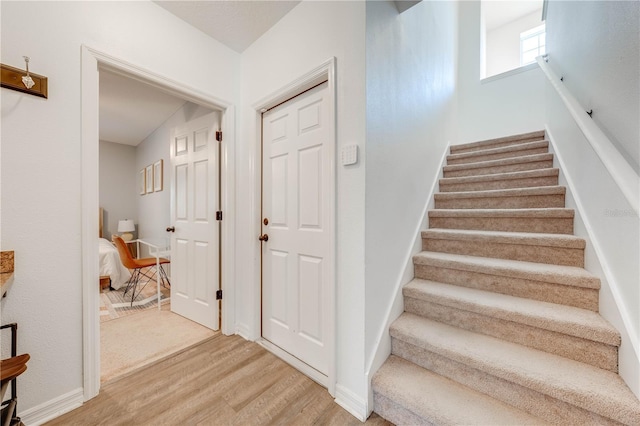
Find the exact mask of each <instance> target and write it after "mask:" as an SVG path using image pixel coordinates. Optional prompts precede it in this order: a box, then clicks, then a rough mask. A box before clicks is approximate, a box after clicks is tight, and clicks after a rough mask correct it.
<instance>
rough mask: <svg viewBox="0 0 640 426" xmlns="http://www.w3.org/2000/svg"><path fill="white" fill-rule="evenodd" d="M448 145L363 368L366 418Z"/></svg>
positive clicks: (431, 205)
mask: <svg viewBox="0 0 640 426" xmlns="http://www.w3.org/2000/svg"><path fill="white" fill-rule="evenodd" d="M450 146H451V143H450V142H447V145H446V146H445V147H444V150H443V151H442V156H441V158H440V162H439V163H438V171H437V173H436V174H435V175H434V177H433V180H432V182H431V189H430V190H429V193H428V195H427V198H426V200H425V203H424V207H423V208H422V212H421V214H420V216H419V217H420V220H419V222H418V223H417V224H416V227H415V231H414V235H415V238H414V240H413V241H412V242H411V244H410V245H409V246H408V247H407V252H406V254H405V258H404V268H403V269H402V270H401V271H399V272H398V278H397V279H396V282H395V284H394V285H395V287H394V291H393V295H394V296H393V299H392V300H391V301H390V303H389V305H388V307H387V311H386V312H385V321H384V323H382V326H381V328H380V330H378V333H377V338H376V345H375V350H374V352H373V353H372V354H371V356H370V358H369V359H368V360H367V365H366V369H365V380H366V383H367V389H368V394H369V399H368V403H367V416H369V415H371V413H372V412H373V388H372V386H371V378H372V377H373V375H374V374H375V372H376V371H378V370H379V369H380V367H382V364H384V362H385V361H386V360H387V359H388V358H389V356H390V355H391V336H390V335H389V328H390V326H391V323H393V322H394V321H395V320H396V319H398V317H400V315H401V314H402V313H403V312H404V297H403V295H402V288H403V287H404V286H405V285H406V284H407V283H409V282H410V281H411V280H412V279H413V278H414V264H413V256H415V255H416V254H417V253H419V252H420V251H421V250H422V230H424V229H427V228H428V223H429V222H428V221H429V218H428V216H427V211H429V210H430V209H433V208H434V207H435V198H434V194H435V193H436V192H437V191H438V182H439V181H440V179H442V177H443V168H444V166H445V164H447V155H448V154H449V149H450Z"/></svg>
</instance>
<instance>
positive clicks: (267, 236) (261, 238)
mask: <svg viewBox="0 0 640 426" xmlns="http://www.w3.org/2000/svg"><path fill="white" fill-rule="evenodd" d="M258 239H259V240H260V241H265V242H266V241H269V235H268V234H262V235H260V236H259V237H258Z"/></svg>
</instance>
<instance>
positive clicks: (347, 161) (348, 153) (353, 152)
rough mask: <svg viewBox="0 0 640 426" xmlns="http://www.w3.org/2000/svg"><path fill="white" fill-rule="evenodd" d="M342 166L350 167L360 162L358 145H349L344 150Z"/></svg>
mask: <svg viewBox="0 0 640 426" xmlns="http://www.w3.org/2000/svg"><path fill="white" fill-rule="evenodd" d="M341 157H342V158H341V160H342V165H343V166H350V165H351V164H356V163H357V162H358V145H347V146H345V147H343V148H342V155H341Z"/></svg>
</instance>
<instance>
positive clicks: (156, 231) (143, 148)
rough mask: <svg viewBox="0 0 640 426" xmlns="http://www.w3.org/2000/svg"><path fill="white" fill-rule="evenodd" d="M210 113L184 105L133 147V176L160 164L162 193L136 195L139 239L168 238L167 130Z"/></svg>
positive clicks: (200, 107)
mask: <svg viewBox="0 0 640 426" xmlns="http://www.w3.org/2000/svg"><path fill="white" fill-rule="evenodd" d="M210 112H212V110H211V109H209V108H205V107H202V106H199V105H196V104H194V103H191V102H187V103H185V105H184V106H182V108H180V109H179V110H178V111H176V112H175V113H174V114H173V115H172V116H171V117H169V118H168V119H167V120H166V121H165V122H164V123H163V124H162V125H161V126H160V127H158V128H157V129H156V130H154V131H153V133H151V134H150V135H149V136H147V138H145V140H143V141H142V142H141V143H140V144H139V145H138V146H137V149H136V157H135V168H136V172H138V171H140V170H142V169H143V168H145V167H146V166H148V165H152V164H153V163H155V162H156V161H158V160H163V161H164V164H163V165H164V179H163V182H164V185H163V190H162V191H159V192H152V193H150V194H145V195H136V205H137V209H138V218H139V221H136V225H137V227H138V235H139V236H140V238H144V237H147V238H157V237H166V236H167V235H168V234H167V232H166V228H167V226H170V225H171V221H170V219H171V215H170V211H169V206H170V202H171V187H170V181H169V170H170V168H169V167H170V157H169V155H170V146H169V138H170V131H171V128H172V127H176V126H180V125H182V124H184V123H186V122H187V121H190V120H195V119H196V118H198V117H202V116H203V115H206V114H208V113H210ZM136 194H137V192H136Z"/></svg>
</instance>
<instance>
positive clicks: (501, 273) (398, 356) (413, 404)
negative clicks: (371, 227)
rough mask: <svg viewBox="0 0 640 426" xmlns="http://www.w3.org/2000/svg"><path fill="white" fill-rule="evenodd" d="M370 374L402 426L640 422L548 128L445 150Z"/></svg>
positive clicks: (381, 402)
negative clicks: (398, 309)
mask: <svg viewBox="0 0 640 426" xmlns="http://www.w3.org/2000/svg"><path fill="white" fill-rule="evenodd" d="M443 172H444V178H443V179H441V180H440V192H439V193H437V194H435V196H434V201H435V210H432V211H430V212H429V229H428V230H426V231H423V232H422V241H423V243H422V249H423V251H422V252H420V253H419V254H417V255H416V256H415V257H414V265H415V279H414V280H413V281H412V282H410V283H409V284H407V285H406V286H405V287H404V289H403V295H404V306H405V312H404V313H403V314H402V315H401V316H400V317H399V318H398V319H397V320H396V321H395V322H394V323H393V324H392V325H391V329H390V334H391V342H392V344H391V347H392V350H391V352H392V354H391V356H390V357H389V359H388V360H387V361H386V362H385V363H384V365H383V366H382V367H381V368H380V370H379V371H378V372H377V373H376V374H375V375H374V377H373V379H372V386H373V392H374V411H375V412H376V413H378V414H379V415H380V416H382V417H384V418H385V419H387V420H389V421H391V422H393V423H396V424H398V425H416V424H434V425H440V424H454V425H469V424H477V425H498V424H502V425H524V424H562V425H566V424H570V425H578V424H579V425H584V424H598V425H605V424H625V425H638V424H640V402H639V401H638V399H637V398H636V397H635V395H634V394H633V393H632V392H631V391H630V390H629V388H628V387H627V386H626V384H625V383H624V381H623V380H622V379H621V378H620V376H619V375H618V374H617V373H618V347H619V345H620V335H619V333H618V332H617V331H616V330H615V329H614V328H613V327H612V326H611V325H610V324H609V323H608V322H607V321H605V320H604V319H603V318H602V317H601V316H600V315H599V314H598V313H597V312H598V292H599V288H600V281H599V279H598V278H596V277H595V276H593V275H592V274H590V273H589V272H588V271H586V270H585V269H584V268H583V266H584V248H585V241H584V240H583V239H581V238H578V237H575V236H574V235H572V234H573V218H574V212H573V210H570V209H566V208H564V206H565V202H564V196H565V188H564V187H560V186H558V169H554V168H553V154H550V153H548V142H547V141H545V140H544V132H543V131H541V132H533V133H527V134H523V135H516V136H511V137H506V138H500V139H493V140H488V141H482V142H476V143H470V144H465V145H456V146H452V147H451V154H450V155H449V156H448V157H447V165H446V166H445V167H444V170H443Z"/></svg>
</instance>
